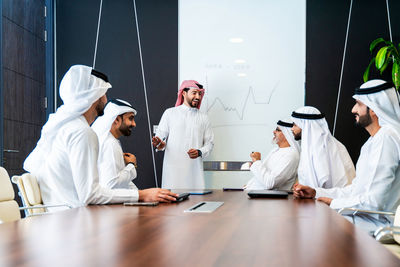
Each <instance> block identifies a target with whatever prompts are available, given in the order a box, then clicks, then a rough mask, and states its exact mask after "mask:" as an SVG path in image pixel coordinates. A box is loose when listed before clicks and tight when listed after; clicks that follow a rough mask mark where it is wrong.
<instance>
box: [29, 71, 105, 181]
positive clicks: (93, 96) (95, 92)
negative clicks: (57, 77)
mask: <svg viewBox="0 0 400 267" xmlns="http://www.w3.org/2000/svg"><path fill="white" fill-rule="evenodd" d="M111 87H112V86H111V84H110V83H108V79H107V76H105V75H104V74H102V73H100V72H97V71H95V70H93V69H92V68H91V67H88V66H83V65H74V66H72V67H71V68H70V69H69V70H68V71H67V73H66V74H65V75H64V77H63V79H62V81H61V83H60V97H61V99H62V100H63V103H64V104H63V105H62V106H60V107H59V108H58V109H57V111H56V112H55V113H53V114H51V115H50V116H49V119H48V121H47V122H46V124H45V125H44V126H43V128H42V132H41V136H40V139H39V141H38V143H37V145H36V147H35V149H34V150H33V151H32V152H31V153H30V154H29V155H28V157H27V158H26V160H25V162H24V169H25V170H26V171H28V172H30V173H32V174H33V175H37V174H38V173H39V172H40V170H41V169H42V167H43V166H45V163H46V158H47V156H48V155H49V153H50V151H51V150H52V147H53V142H54V139H55V137H56V135H57V133H58V131H59V129H60V128H61V127H62V126H63V125H64V124H65V123H67V122H69V121H71V120H74V119H76V118H78V117H79V116H81V115H82V114H84V113H85V112H86V111H88V109H89V108H90V107H91V106H92V104H93V103H94V102H96V101H97V100H98V99H99V98H101V97H102V96H103V95H105V94H106V92H107V90H108V89H109V88H111Z"/></svg>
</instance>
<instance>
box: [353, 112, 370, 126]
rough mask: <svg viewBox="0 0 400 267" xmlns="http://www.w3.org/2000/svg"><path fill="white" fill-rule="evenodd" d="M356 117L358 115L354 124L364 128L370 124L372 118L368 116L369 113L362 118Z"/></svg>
mask: <svg viewBox="0 0 400 267" xmlns="http://www.w3.org/2000/svg"><path fill="white" fill-rule="evenodd" d="M356 115H358V121H356V122H355V123H356V125H357V126H361V127H364V128H365V127H367V126H368V125H370V124H371V123H372V118H371V115H369V112H367V114H365V115H362V116H360V115H359V114H358V113H357V114H356Z"/></svg>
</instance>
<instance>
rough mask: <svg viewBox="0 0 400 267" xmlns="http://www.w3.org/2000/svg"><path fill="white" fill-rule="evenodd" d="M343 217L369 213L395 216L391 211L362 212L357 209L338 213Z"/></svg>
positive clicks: (341, 210) (345, 209) (342, 210)
mask: <svg viewBox="0 0 400 267" xmlns="http://www.w3.org/2000/svg"><path fill="white" fill-rule="evenodd" d="M338 213H339V214H341V215H346V214H351V215H356V214H357V213H367V214H378V215H387V216H394V215H395V213H394V212H390V211H377V210H361V209H356V208H342V209H340V210H339V211H338Z"/></svg>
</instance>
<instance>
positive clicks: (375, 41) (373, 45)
mask: <svg viewBox="0 0 400 267" xmlns="http://www.w3.org/2000/svg"><path fill="white" fill-rule="evenodd" d="M382 42H386V41H385V39H383V38H382V37H380V38H378V39H375V40H373V41H372V43H371V45H370V46H369V51H371V52H372V50H374V49H375V47H376V46H377V45H378V44H379V43H382Z"/></svg>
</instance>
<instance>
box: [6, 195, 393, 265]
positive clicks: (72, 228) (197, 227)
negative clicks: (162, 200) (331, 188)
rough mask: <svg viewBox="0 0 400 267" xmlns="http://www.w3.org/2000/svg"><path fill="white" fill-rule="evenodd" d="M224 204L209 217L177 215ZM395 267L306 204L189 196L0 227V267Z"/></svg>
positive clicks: (378, 248)
mask: <svg viewBox="0 0 400 267" xmlns="http://www.w3.org/2000/svg"><path fill="white" fill-rule="evenodd" d="M202 200H208V201H224V202H225V203H224V205H223V206H221V207H219V208H218V209H217V210H216V211H215V212H213V213H210V214H199V213H196V214H195V213H184V212H183V211H184V210H185V209H187V208H189V207H190V206H192V205H194V204H196V203H198V202H200V201H202ZM19 265H23V266H174V267H175V266H400V260H398V259H397V258H396V257H395V256H393V255H392V253H390V252H389V251H388V250H387V249H386V248H384V247H383V246H382V245H381V244H379V243H378V242H376V241H375V240H374V239H373V238H371V237H370V236H368V235H367V234H366V233H364V232H363V231H362V230H359V229H357V228H355V227H354V226H353V225H352V224H351V223H349V222H348V221H347V220H345V219H344V218H342V217H341V216H340V215H338V214H337V213H336V212H334V211H333V210H331V209H330V208H329V207H328V206H326V205H325V204H323V203H320V202H315V201H314V200H293V199H292V198H291V196H290V197H289V199H248V197H247V195H246V193H244V192H222V191H220V190H215V191H214V193H212V194H210V195H205V196H190V199H189V200H187V201H184V202H181V203H177V204H160V205H159V206H156V207H126V206H122V205H103V206H89V207H82V208H77V209H71V210H67V211H62V212H57V213H54V214H49V215H45V216H39V217H31V218H28V219H24V220H21V221H19V222H13V223H5V224H2V225H0V266H19Z"/></svg>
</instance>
